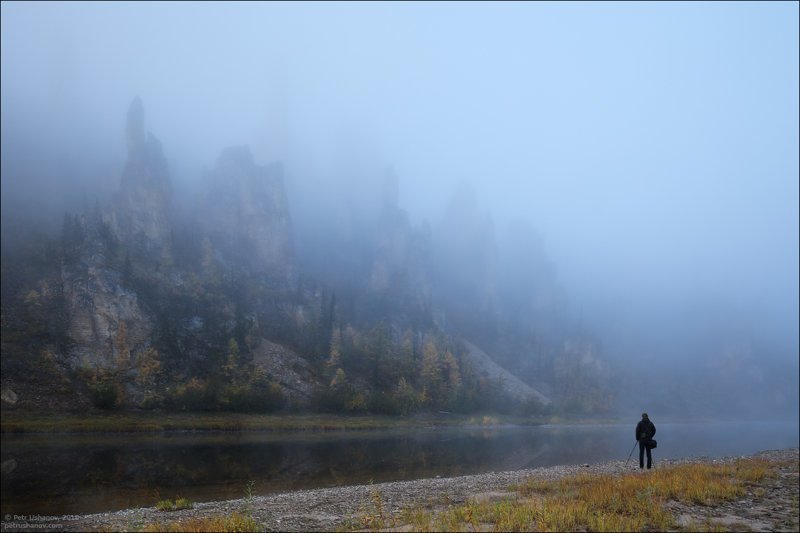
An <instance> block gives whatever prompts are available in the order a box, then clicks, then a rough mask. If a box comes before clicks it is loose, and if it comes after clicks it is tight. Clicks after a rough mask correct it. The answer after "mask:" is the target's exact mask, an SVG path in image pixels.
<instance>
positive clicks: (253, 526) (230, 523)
mask: <svg viewBox="0 0 800 533" xmlns="http://www.w3.org/2000/svg"><path fill="white" fill-rule="evenodd" d="M142 531H148V532H153V531H168V532H172V531H188V532H195V531H197V532H199V531H225V532H228V531H259V527H258V523H256V521H255V520H253V519H252V518H251V517H249V516H246V515H243V514H239V513H232V514H230V515H216V516H209V517H205V518H187V519H185V520H175V521H172V522H166V523H163V522H156V523H153V524H148V525H147V526H145V527H144V529H142Z"/></svg>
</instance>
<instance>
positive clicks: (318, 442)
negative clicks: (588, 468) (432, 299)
mask: <svg viewBox="0 0 800 533" xmlns="http://www.w3.org/2000/svg"><path fill="white" fill-rule="evenodd" d="M620 431H623V432H624V433H625V436H620V435H619V433H620ZM627 433H628V432H627V431H624V430H620V429H614V428H576V427H572V428H562V427H556V428H538V429H537V428H524V429H504V430H488V431H487V430H485V429H476V430H455V431H450V430H445V431H420V432H412V433H399V432H393V433H379V432H375V433H372V434H369V435H362V436H357V437H353V438H351V437H344V438H343V437H341V436H331V437H330V438H327V437H326V438H305V439H304V438H303V437H298V438H294V439H286V440H277V439H270V438H269V437H266V436H259V435H253V434H250V435H246V434H239V435H224V436H209V435H197V436H182V437H180V438H176V437H174V436H168V435H167V436H150V437H146V438H145V437H119V438H116V437H114V438H106V439H105V442H103V443H98V442H95V441H92V439H90V438H87V437H82V438H72V437H65V438H61V439H59V440H58V441H56V442H53V441H42V440H39V441H36V439H33V438H31V439H27V440H26V438H25V437H20V438H15V439H4V442H3V450H2V459H3V461H7V460H11V459H14V460H16V462H17V466H16V468H14V469H13V471H11V472H9V473H3V476H2V488H3V492H2V498H3V507H4V508H6V507H7V506H8V508H9V509H12V508H14V509H18V508H19V506H22V505H28V504H29V505H30V506H31V507H32V508H29V509H20V511H21V512H27V513H29V514H30V513H40V514H53V513H56V512H59V513H73V512H89V511H99V510H108V509H111V508H112V507H114V506H115V505H116V506H120V507H122V506H130V505H153V504H154V502H155V491H156V489H157V490H158V492H159V494H160V495H161V497H163V498H167V497H169V498H173V497H175V496H176V495H178V494H179V495H180V496H184V497H187V498H190V499H194V500H195V501H203V500H212V499H223V498H240V497H242V496H243V493H244V487H245V486H246V484H247V482H248V481H250V480H256V491H257V492H260V493H268V492H275V491H283V490H292V489H299V488H311V487H324V486H334V485H344V484H355V483H367V482H369V481H370V480H372V481H375V482H380V481H388V480H398V479H414V478H420V477H431V476H435V475H441V476H454V475H463V474H471V473H477V472H485V471H490V470H513V469H519V468H533V467H537V466H550V465H555V464H569V463H572V464H575V463H584V462H592V461H597V460H605V459H608V458H609V457H614V456H613V455H611V456H609V450H613V449H614V446H617V447H621V446H618V445H619V443H620V442H621V440H620V439H622V442H627V440H625V439H626V437H627ZM623 452H624V453H627V451H626V450H621V451H620V452H619V454H623ZM619 454H618V455H616V456H620V455H619ZM25 502H27V504H26V503H25ZM115 502H116V503H115ZM47 505H50V506H51V508H49V509H47V508H44V507H45V506H47Z"/></svg>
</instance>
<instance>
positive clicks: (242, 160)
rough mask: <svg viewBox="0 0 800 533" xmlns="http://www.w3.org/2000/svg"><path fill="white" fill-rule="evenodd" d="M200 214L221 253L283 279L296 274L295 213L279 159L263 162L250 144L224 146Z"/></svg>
mask: <svg viewBox="0 0 800 533" xmlns="http://www.w3.org/2000/svg"><path fill="white" fill-rule="evenodd" d="M200 219H201V220H202V221H203V225H204V230H205V233H206V234H207V235H208V236H209V238H210V240H211V244H212V246H213V248H214V250H215V252H216V255H217V257H218V258H220V259H221V260H222V261H223V262H225V263H228V264H232V265H237V266H245V267H246V268H247V269H248V270H249V271H250V272H251V273H259V274H263V275H265V276H267V277H268V278H269V279H272V280H274V281H275V282H276V283H279V284H284V285H285V284H286V283H287V281H291V280H292V279H293V278H294V277H295V275H296V274H295V264H294V248H293V244H292V232H291V217H290V216H289V207H288V203H287V200H286V193H285V191H284V187H283V167H282V166H281V165H280V164H279V163H273V164H271V165H268V166H259V165H256V164H255V163H254V162H253V156H252V154H251V153H250V149H249V148H248V147H246V146H239V147H233V148H228V149H226V150H224V151H223V152H222V154H221V155H220V157H219V159H218V160H217V164H216V167H215V168H214V170H213V172H212V173H211V174H210V176H209V178H208V182H207V193H206V197H205V200H204V202H203V205H202V207H201V216H200Z"/></svg>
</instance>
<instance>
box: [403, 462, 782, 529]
mask: <svg viewBox="0 0 800 533" xmlns="http://www.w3.org/2000/svg"><path fill="white" fill-rule="evenodd" d="M774 468H775V467H774V465H772V464H771V463H769V462H768V461H765V460H761V459H743V460H738V461H736V462H735V463H733V464H724V465H723V464H720V465H715V464H710V465H709V464H686V465H680V466H675V467H672V468H666V469H663V470H657V471H653V472H647V473H636V474H626V475H620V476H612V475H591V474H581V475H577V476H571V477H566V478H562V479H559V480H555V481H545V480H541V479H530V480H528V481H527V482H525V483H523V484H521V485H518V486H515V487H512V490H515V491H516V493H517V497H516V498H513V497H512V498H507V499H505V500H502V501H499V502H498V501H495V502H476V501H470V502H467V503H466V504H463V505H458V506H451V507H449V508H447V509H445V510H443V511H438V512H436V511H432V512H426V511H421V510H419V509H407V510H405V511H404V513H403V514H402V515H401V521H402V522H403V523H404V524H406V525H407V526H410V527H411V528H413V530H414V531H491V530H495V531H497V530H499V531H585V530H588V531H642V530H651V531H653V530H654V531H664V530H667V529H671V528H675V527H676V524H675V519H674V517H673V516H672V514H671V513H670V512H669V511H668V510H667V509H666V506H665V504H666V503H667V502H668V501H680V502H684V503H688V504H700V505H712V504H715V503H718V502H721V501H727V500H733V499H736V498H739V497H740V496H741V495H742V494H744V491H745V487H746V486H748V485H753V484H756V483H758V482H760V481H761V480H763V479H765V478H767V477H769V476H774V475H775V470H774Z"/></svg>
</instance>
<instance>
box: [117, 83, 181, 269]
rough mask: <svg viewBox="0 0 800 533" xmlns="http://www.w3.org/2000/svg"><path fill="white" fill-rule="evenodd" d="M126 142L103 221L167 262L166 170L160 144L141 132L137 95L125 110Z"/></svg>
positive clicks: (168, 189)
mask: <svg viewBox="0 0 800 533" xmlns="http://www.w3.org/2000/svg"><path fill="white" fill-rule="evenodd" d="M126 141H127V146H128V157H127V160H126V162H125V167H124V168H123V170H122V181H121V184H120V190H119V192H118V194H117V195H116V197H115V201H114V206H113V209H112V210H111V212H110V213H109V214H108V215H107V221H108V222H109V223H110V224H111V226H112V228H113V229H114V231H115V234H116V235H117V237H118V238H119V239H120V240H122V241H125V242H126V243H127V244H128V245H129V246H131V247H132V248H133V249H135V250H136V251H138V252H143V253H146V254H148V255H155V256H160V257H161V258H162V259H163V260H165V261H167V262H169V257H170V253H171V234H172V230H171V224H170V216H169V213H170V203H171V196H172V188H171V184H170V179H169V171H168V169H167V162H166V159H165V158H164V154H163V153H162V150H161V143H160V142H159V141H158V139H156V137H155V136H154V135H153V134H152V133H149V132H148V133H147V134H146V135H145V130H144V110H143V107H142V102H141V100H140V99H139V98H138V97H137V98H136V99H134V101H133V102H132V103H131V106H130V109H129V110H128V120H127V125H126Z"/></svg>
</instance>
